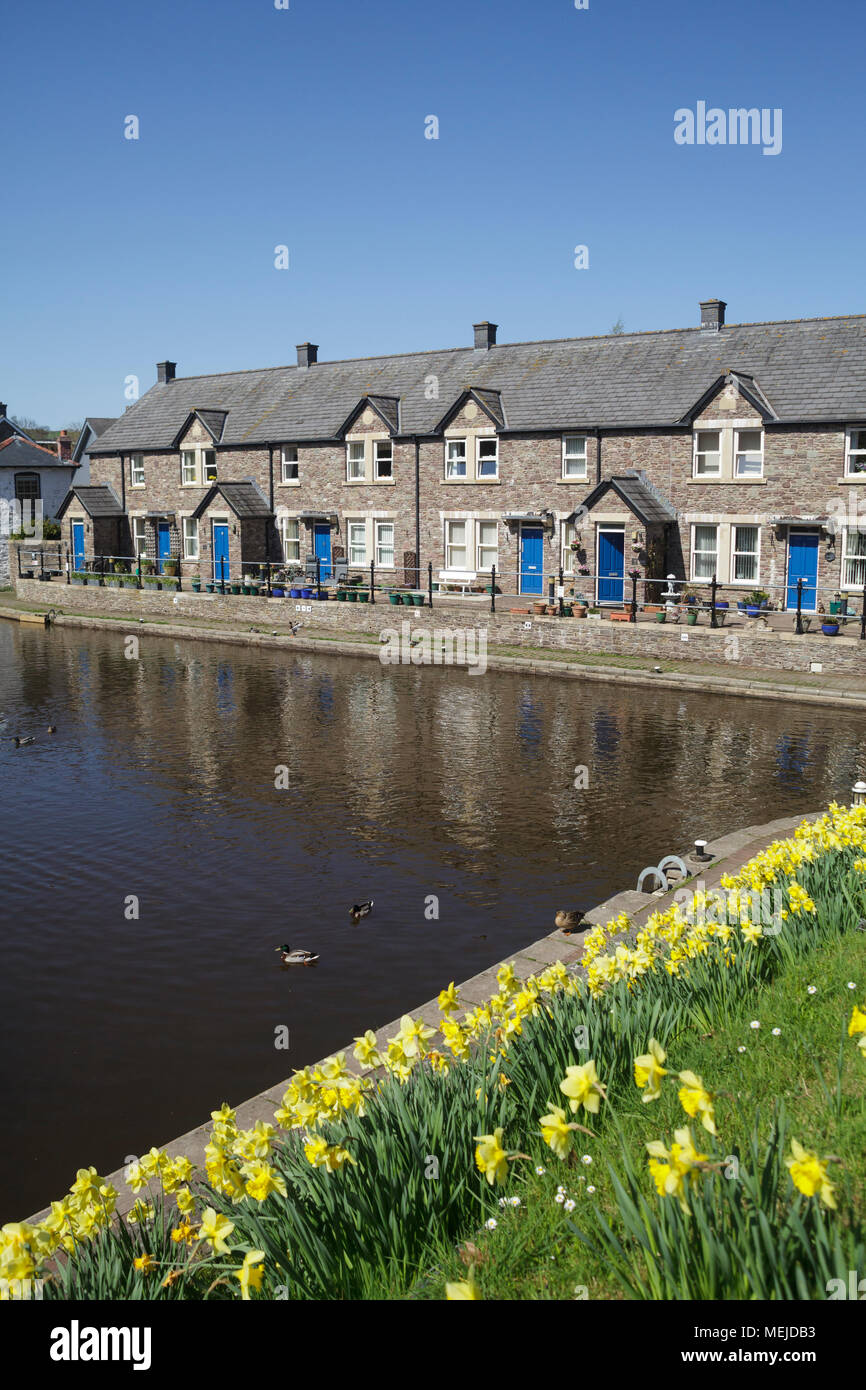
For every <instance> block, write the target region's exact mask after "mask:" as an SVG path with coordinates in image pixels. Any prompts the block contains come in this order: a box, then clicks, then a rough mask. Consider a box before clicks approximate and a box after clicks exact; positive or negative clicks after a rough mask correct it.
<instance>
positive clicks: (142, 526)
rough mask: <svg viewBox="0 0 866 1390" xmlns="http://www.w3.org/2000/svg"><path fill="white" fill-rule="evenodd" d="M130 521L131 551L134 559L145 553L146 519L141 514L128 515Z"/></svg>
mask: <svg viewBox="0 0 866 1390" xmlns="http://www.w3.org/2000/svg"><path fill="white" fill-rule="evenodd" d="M130 521H131V522H132V553H133V555H134V556H135V558H136V559H138V557H139V555H147V520H146V519H145V517H143V516H133V517H130Z"/></svg>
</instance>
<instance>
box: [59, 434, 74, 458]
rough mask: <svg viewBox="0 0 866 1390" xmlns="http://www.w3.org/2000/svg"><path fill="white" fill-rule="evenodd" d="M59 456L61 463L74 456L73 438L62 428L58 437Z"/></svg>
mask: <svg viewBox="0 0 866 1390" xmlns="http://www.w3.org/2000/svg"><path fill="white" fill-rule="evenodd" d="M57 457H58V458H59V459H60V462H61V463H66V462H67V461H68V460H69V459H71V458H72V440H71V439H70V438H69V435H68V434H67V433H66V431H65V430H61V431H60V434H59V435H58V438H57Z"/></svg>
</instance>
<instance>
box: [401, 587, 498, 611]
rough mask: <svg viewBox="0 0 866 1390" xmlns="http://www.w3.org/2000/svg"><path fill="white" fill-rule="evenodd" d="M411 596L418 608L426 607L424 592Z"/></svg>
mask: <svg viewBox="0 0 866 1390" xmlns="http://www.w3.org/2000/svg"><path fill="white" fill-rule="evenodd" d="M488 587H489V586H488ZM497 587H498V586H497ZM411 597H412V603H413V604H414V605H415V607H416V608H423V607H424V595H423V594H421V593H417V594H412V596H411Z"/></svg>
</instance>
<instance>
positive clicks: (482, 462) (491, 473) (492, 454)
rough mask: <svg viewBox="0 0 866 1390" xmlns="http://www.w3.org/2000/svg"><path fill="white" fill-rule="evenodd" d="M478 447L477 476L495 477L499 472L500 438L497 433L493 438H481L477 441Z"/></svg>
mask: <svg viewBox="0 0 866 1390" xmlns="http://www.w3.org/2000/svg"><path fill="white" fill-rule="evenodd" d="M477 448H478V456H477V461H476V471H475V476H476V477H478V478H495V477H496V476H497V474H498V473H499V440H498V439H497V438H496V436H495V435H494V436H493V438H492V439H484V438H481V439H479V440H478V441H477Z"/></svg>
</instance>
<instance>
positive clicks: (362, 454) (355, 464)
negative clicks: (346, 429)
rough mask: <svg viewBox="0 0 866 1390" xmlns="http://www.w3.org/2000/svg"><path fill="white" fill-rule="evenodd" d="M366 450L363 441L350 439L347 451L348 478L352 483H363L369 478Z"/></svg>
mask: <svg viewBox="0 0 866 1390" xmlns="http://www.w3.org/2000/svg"><path fill="white" fill-rule="evenodd" d="M365 460H366V449H365V445H364V441H363V439H350V440H349V443H348V445H347V449H346V477H347V479H348V481H349V482H350V483H362V482H363V481H364V479H365V478H366V476H367V469H366V462H365Z"/></svg>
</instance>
